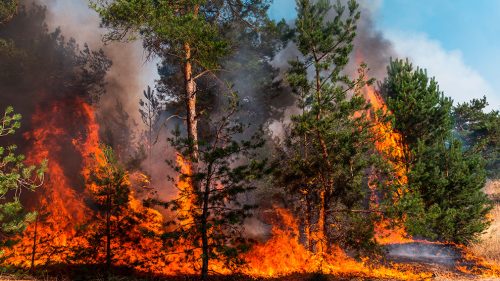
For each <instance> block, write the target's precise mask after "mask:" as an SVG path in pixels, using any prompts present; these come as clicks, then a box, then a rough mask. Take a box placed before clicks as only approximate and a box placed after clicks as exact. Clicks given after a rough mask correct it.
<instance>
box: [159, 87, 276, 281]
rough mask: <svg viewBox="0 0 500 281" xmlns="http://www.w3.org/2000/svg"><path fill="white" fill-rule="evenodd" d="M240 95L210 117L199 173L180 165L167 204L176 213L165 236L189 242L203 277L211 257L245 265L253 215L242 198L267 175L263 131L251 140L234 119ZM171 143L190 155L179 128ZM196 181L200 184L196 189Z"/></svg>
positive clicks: (206, 274)
mask: <svg viewBox="0 0 500 281" xmlns="http://www.w3.org/2000/svg"><path fill="white" fill-rule="evenodd" d="M238 107H239V105H238V97H237V96H236V95H235V94H233V95H232V96H231V97H230V99H229V103H228V104H227V108H226V110H225V111H223V112H225V113H224V114H223V115H222V116H220V117H218V118H217V119H215V118H214V119H212V122H210V124H212V127H211V128H210V132H211V135H210V137H209V138H207V139H208V140H207V141H204V142H200V169H199V171H198V172H197V173H194V174H192V173H190V171H189V170H186V169H181V168H180V167H179V166H176V167H177V168H176V170H177V171H178V172H179V173H180V177H181V181H183V182H188V183H190V184H187V185H186V184H182V185H177V187H178V188H179V196H178V197H177V198H176V199H174V200H172V201H170V202H167V203H166V206H168V207H169V208H170V209H171V210H172V211H174V212H176V213H177V214H178V216H177V218H176V220H175V221H174V222H173V223H174V224H175V227H174V229H173V230H171V231H169V232H167V233H166V234H165V238H166V239H167V240H168V241H172V240H173V241H172V242H173V243H179V242H181V241H185V243H184V242H181V243H184V244H185V245H189V247H190V248H189V249H187V250H186V254H187V255H188V257H189V258H190V259H191V260H201V262H202V264H201V278H202V280H206V279H207V277H208V270H209V263H210V261H212V260H216V261H221V262H223V263H224V264H225V265H226V266H227V267H228V268H229V269H235V267H236V266H239V265H241V264H242V262H243V261H242V260H241V258H240V257H239V254H240V253H241V252H244V251H246V250H247V249H248V246H249V244H248V242H249V241H248V240H247V239H246V238H245V237H244V236H243V233H242V230H243V222H244V220H245V219H246V218H248V217H249V216H250V215H251V211H252V209H253V208H254V206H253V205H252V204H249V203H245V201H246V200H245V199H243V198H242V197H243V196H245V195H248V193H249V192H250V191H252V190H254V189H255V188H256V186H255V182H256V181H257V180H258V179H260V178H262V177H263V176H264V175H265V174H267V165H266V160H265V159H264V160H259V158H258V155H257V153H256V152H257V151H256V150H257V149H258V148H260V147H262V146H263V145H264V142H263V139H262V132H260V134H256V135H254V136H252V137H251V138H250V139H247V138H246V137H245V135H244V133H245V126H244V125H243V124H241V123H240V122H239V121H238V120H237V119H235V118H234V116H235V114H236V112H237V110H238ZM171 142H172V145H173V146H174V147H176V149H177V150H178V152H179V153H180V154H181V155H183V156H184V157H186V156H188V155H189V149H190V148H189V140H188V139H187V138H183V137H181V136H180V135H179V133H178V132H176V133H175V137H174V138H172V139H171ZM195 182H198V183H199V186H200V187H201V188H200V189H196V188H193V187H194V186H195Z"/></svg>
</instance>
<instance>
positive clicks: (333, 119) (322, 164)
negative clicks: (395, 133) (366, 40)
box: [276, 0, 377, 255]
mask: <svg viewBox="0 0 500 281" xmlns="http://www.w3.org/2000/svg"><path fill="white" fill-rule="evenodd" d="M297 6H298V8H297V11H298V16H297V21H296V39H295V41H296V44H297V47H298V48H299V50H300V52H301V53H302V55H303V58H301V59H299V60H296V61H292V62H290V64H291V69H290V71H289V73H288V76H287V80H288V82H289V83H290V86H291V87H292V89H293V91H294V93H296V94H297V96H298V106H299V108H300V110H301V113H300V114H298V115H295V116H293V117H292V125H291V129H290V132H289V136H287V139H286V141H285V143H284V144H283V147H285V148H284V149H283V150H284V151H283V152H282V158H283V161H282V162H281V161H280V163H281V165H282V168H280V169H279V170H278V171H277V174H276V178H277V180H278V183H279V184H280V185H281V186H283V187H284V188H286V189H287V190H290V191H291V193H292V194H296V195H298V196H302V197H303V198H304V200H305V203H306V209H305V210H303V211H302V212H305V213H306V214H307V215H306V222H305V229H306V230H305V232H306V236H308V237H306V240H307V241H308V244H309V245H308V246H309V248H310V249H311V250H314V251H316V253H318V254H319V255H322V254H324V253H327V252H328V249H329V247H330V244H331V243H333V242H334V241H335V243H336V244H337V245H340V246H344V247H353V248H359V247H364V246H369V245H373V243H372V242H373V240H372V238H373V221H374V219H375V218H376V212H373V210H371V209H370V206H369V204H367V202H368V201H369V199H368V198H369V193H370V191H369V188H368V186H367V184H366V182H367V178H366V175H367V171H368V169H370V168H371V167H373V168H374V170H377V168H376V167H375V166H374V165H375V163H376V160H377V156H376V153H375V147H374V142H375V136H374V135H373V131H372V130H371V129H372V128H371V126H372V123H370V121H369V119H368V118H367V116H366V112H367V110H368V109H369V105H368V104H367V102H366V101H365V99H364V97H363V96H362V93H361V90H362V88H363V87H364V86H365V85H366V83H372V80H371V79H367V78H366V74H365V72H366V65H361V67H360V69H359V76H358V77H356V78H355V79H354V80H353V79H351V78H349V77H348V76H347V75H346V74H345V72H344V67H345V66H346V65H347V63H348V61H349V55H350V53H351V51H352V48H353V45H352V42H353V39H354V37H355V32H356V22H357V20H358V19H359V17H360V13H359V11H358V4H357V3H356V2H355V1H349V2H348V4H347V7H346V6H343V5H342V4H340V2H339V3H337V4H335V5H333V6H331V5H330V2H329V1H324V0H320V1H315V2H313V1H309V0H299V1H297ZM332 8H333V12H334V18H333V19H332V20H328V19H327V14H329V12H330V10H331V9H332Z"/></svg>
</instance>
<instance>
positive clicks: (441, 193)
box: [408, 140, 491, 243]
mask: <svg viewBox="0 0 500 281" xmlns="http://www.w3.org/2000/svg"><path fill="white" fill-rule="evenodd" d="M450 142H451V143H435V144H433V145H430V146H426V145H424V144H423V143H422V142H420V144H419V147H418V148H417V150H416V151H415V157H416V159H415V164H414V166H413V168H412V170H411V172H410V174H409V175H408V181H409V184H410V186H411V188H412V189H415V190H417V191H418V192H419V194H420V195H421V200H422V202H423V204H424V210H425V215H424V216H421V217H419V216H409V222H410V223H411V224H415V223H417V224H421V226H423V227H420V228H419V229H418V228H416V229H415V232H414V234H417V235H422V236H424V237H427V238H431V239H439V240H444V241H453V242H458V243H468V242H471V241H474V239H475V238H477V236H478V235H479V234H481V233H482V232H483V231H484V230H485V229H486V228H487V227H488V225H489V221H488V220H487V218H486V214H487V213H488V211H489V210H490V209H491V205H490V202H489V200H488V198H487V196H486V194H484V193H483V192H482V188H483V187H484V184H485V182H486V178H485V169H484V161H483V159H482V158H481V156H479V155H470V154H467V153H465V152H464V151H463V147H462V144H461V143H460V141H458V140H450ZM420 219H422V220H423V221H419V220H420ZM412 220H416V221H412Z"/></svg>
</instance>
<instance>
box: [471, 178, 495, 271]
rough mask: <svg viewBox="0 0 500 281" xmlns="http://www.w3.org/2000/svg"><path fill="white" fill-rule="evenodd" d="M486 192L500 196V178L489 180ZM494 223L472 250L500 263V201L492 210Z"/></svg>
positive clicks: (493, 196) (492, 195)
mask: <svg viewBox="0 0 500 281" xmlns="http://www.w3.org/2000/svg"><path fill="white" fill-rule="evenodd" d="M485 193H486V194H488V195H489V196H490V197H491V198H492V199H495V200H498V198H500V180H496V181H489V182H488V183H487V184H486V187H485ZM491 217H492V223H491V226H490V228H489V229H488V230H487V231H486V232H485V233H484V234H483V236H482V237H481V241H480V242H478V243H476V244H474V245H473V246H472V251H473V252H474V253H475V254H477V255H479V256H481V257H484V258H485V259H487V260H488V261H491V262H494V263H496V264H500V202H498V201H496V203H495V207H494V208H493V210H491Z"/></svg>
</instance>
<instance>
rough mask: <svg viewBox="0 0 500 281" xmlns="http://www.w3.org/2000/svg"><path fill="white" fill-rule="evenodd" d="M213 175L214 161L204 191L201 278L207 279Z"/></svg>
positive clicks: (208, 170) (210, 166)
mask: <svg viewBox="0 0 500 281" xmlns="http://www.w3.org/2000/svg"><path fill="white" fill-rule="evenodd" d="M211 175H212V163H210V164H209V165H208V169H207V181H206V184H205V190H204V191H203V201H202V202H203V212H202V214H201V244H202V257H201V258H202V265H201V280H207V278H208V261H209V258H210V257H209V251H208V250H209V249H208V204H209V202H208V201H209V198H210V181H211V179H210V177H211Z"/></svg>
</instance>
